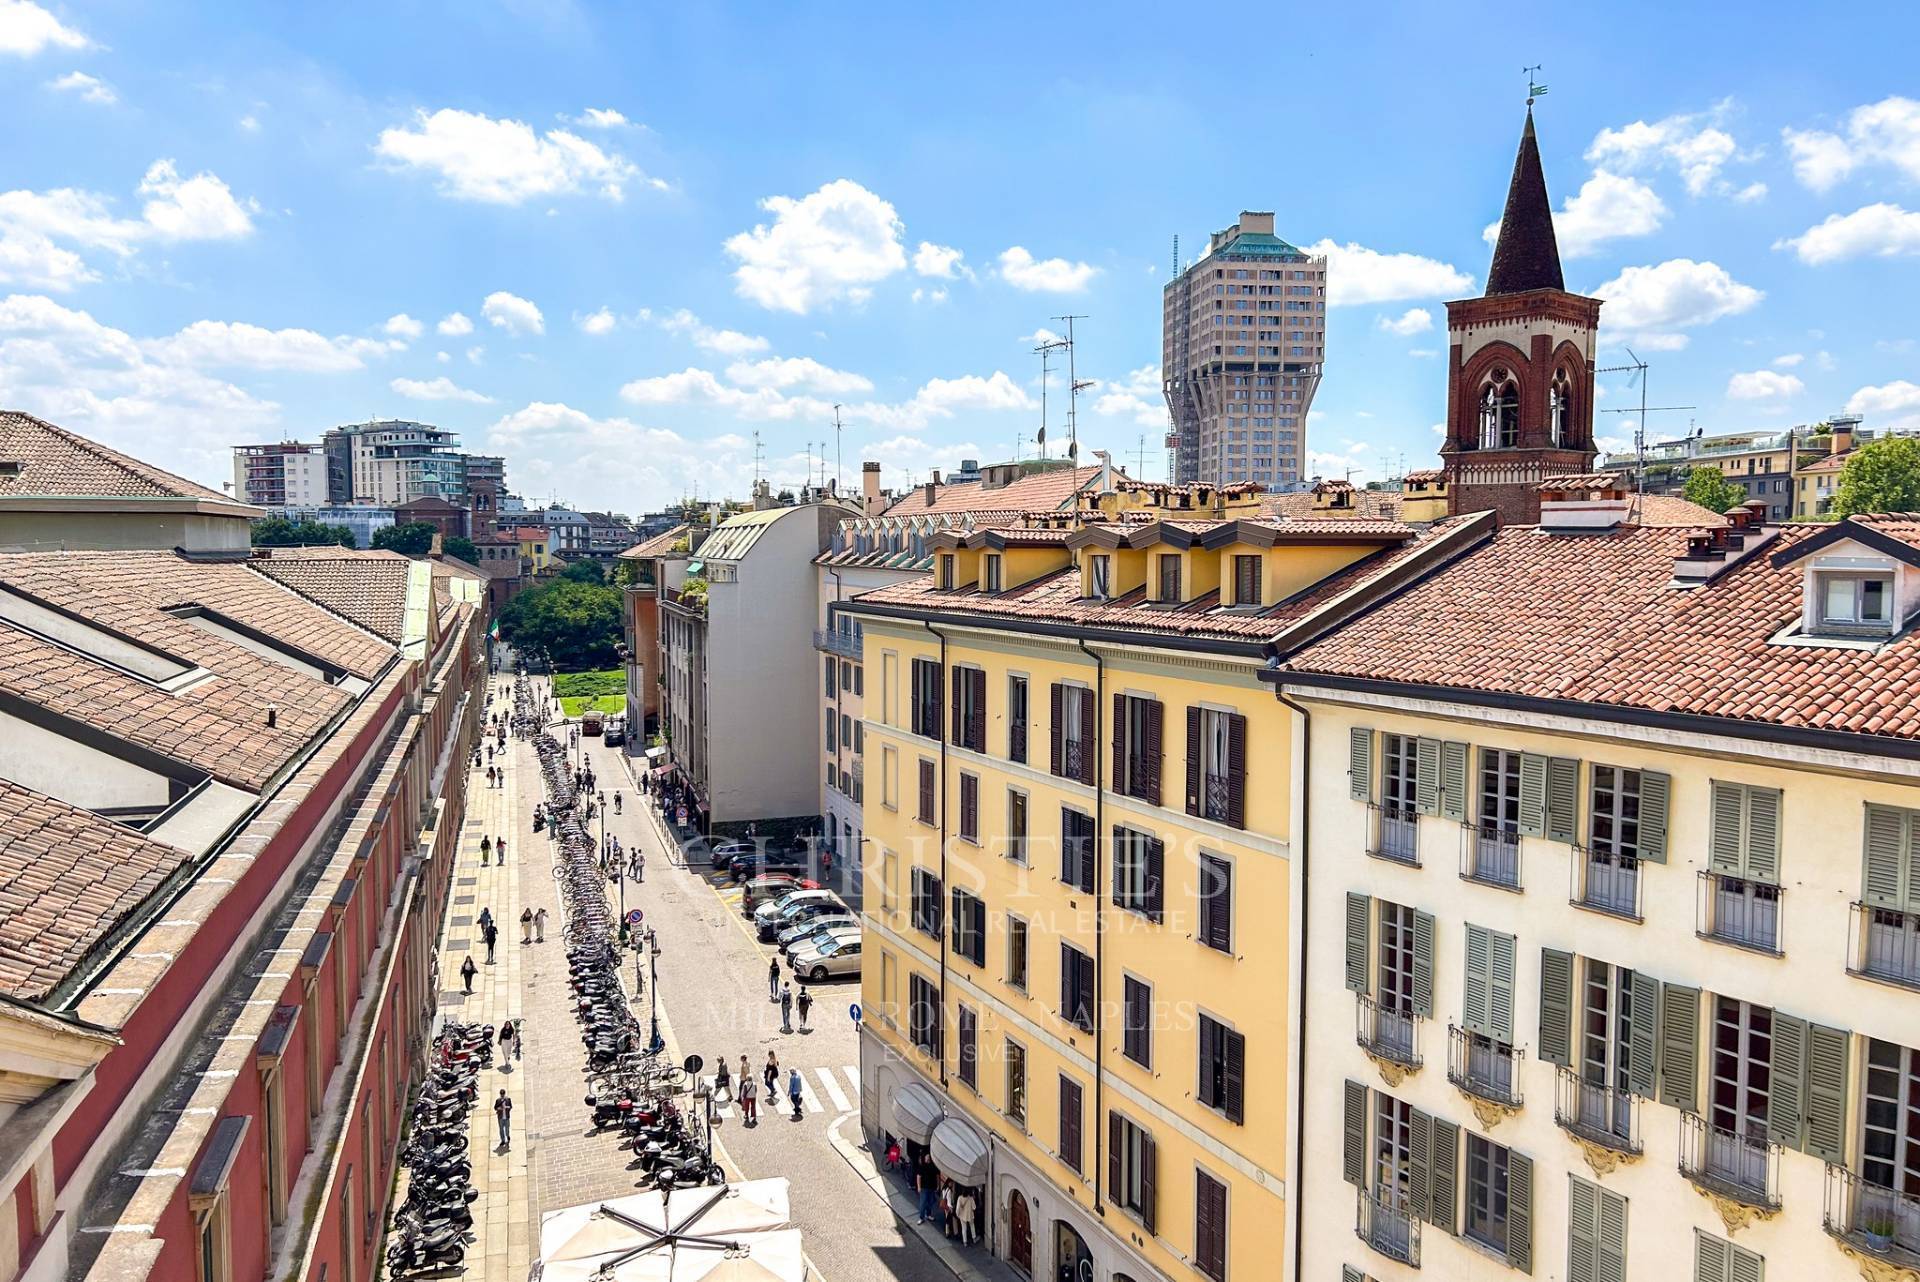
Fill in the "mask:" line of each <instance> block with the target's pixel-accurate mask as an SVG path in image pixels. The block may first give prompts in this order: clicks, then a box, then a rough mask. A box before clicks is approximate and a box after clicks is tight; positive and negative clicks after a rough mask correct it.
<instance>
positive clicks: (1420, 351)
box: [1407, 347, 1440, 360]
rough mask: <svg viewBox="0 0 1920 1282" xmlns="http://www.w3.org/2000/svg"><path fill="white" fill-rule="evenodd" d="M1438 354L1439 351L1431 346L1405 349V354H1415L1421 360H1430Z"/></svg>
mask: <svg viewBox="0 0 1920 1282" xmlns="http://www.w3.org/2000/svg"><path fill="white" fill-rule="evenodd" d="M1439 354H1440V353H1439V351H1438V350H1437V349H1435V348H1432V347H1409V348H1408V349H1407V355H1409V356H1417V357H1419V358H1420V359H1421V360H1432V359H1433V358H1434V357H1436V356H1438V355H1439Z"/></svg>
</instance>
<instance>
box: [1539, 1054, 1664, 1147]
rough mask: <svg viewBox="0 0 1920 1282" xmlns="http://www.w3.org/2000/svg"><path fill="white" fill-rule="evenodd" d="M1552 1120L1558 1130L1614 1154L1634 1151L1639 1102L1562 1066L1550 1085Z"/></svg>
mask: <svg viewBox="0 0 1920 1282" xmlns="http://www.w3.org/2000/svg"><path fill="white" fill-rule="evenodd" d="M1553 1120H1554V1122H1555V1124H1556V1125H1558V1126H1559V1127H1560V1129H1561V1130H1563V1131H1566V1132H1568V1133H1569V1134H1571V1135H1577V1136H1579V1137H1580V1138H1581V1139H1583V1140H1586V1141H1587V1142H1588V1143H1589V1144H1598V1145H1600V1147H1602V1148H1610V1149H1612V1150H1613V1151H1614V1152H1616V1153H1627V1154H1638V1153H1640V1152H1641V1151H1642V1146H1641V1143H1640V1101H1639V1099H1638V1098H1636V1097H1635V1096H1633V1095H1629V1094H1628V1093H1627V1092H1626V1091H1623V1090H1616V1089H1614V1088H1612V1087H1610V1086H1600V1085H1597V1084H1595V1083H1593V1082H1589V1081H1587V1080H1586V1079H1585V1078H1583V1077H1581V1076H1580V1074H1579V1073H1577V1072H1575V1071H1574V1070H1573V1069H1571V1068H1562V1069H1561V1070H1560V1073H1559V1076H1558V1077H1557V1078H1556V1079H1555V1082H1554V1088H1553Z"/></svg>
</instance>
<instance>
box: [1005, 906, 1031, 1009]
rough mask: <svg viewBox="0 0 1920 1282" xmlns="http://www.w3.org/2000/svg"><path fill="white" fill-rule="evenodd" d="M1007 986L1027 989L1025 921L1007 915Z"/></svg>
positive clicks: (1024, 919)
mask: <svg viewBox="0 0 1920 1282" xmlns="http://www.w3.org/2000/svg"><path fill="white" fill-rule="evenodd" d="M1007 987H1009V988H1017V989H1019V990H1020V991H1021V992H1023V993H1024V992H1026V991H1027V921H1026V918H1024V917H1014V916H1011V915H1009V916H1008V917H1007Z"/></svg>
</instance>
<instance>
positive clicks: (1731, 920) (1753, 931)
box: [1696, 779, 1780, 955]
mask: <svg viewBox="0 0 1920 1282" xmlns="http://www.w3.org/2000/svg"><path fill="white" fill-rule="evenodd" d="M1712 797H1713V804H1712V812H1711V815H1710V822H1711V827H1710V835H1709V840H1708V852H1707V867H1706V868H1705V869H1704V870H1702V871H1701V873H1700V903H1699V908H1698V913H1697V919H1698V922H1699V924H1698V926H1697V928H1696V933H1697V934H1699V935H1700V936H1701V937H1702V938H1703V939H1712V940H1715V941H1717V942H1719V943H1723V944H1732V945H1734V946H1735V947H1738V948H1750V949H1752V950H1753V951H1755V952H1761V953H1770V954H1775V955H1777V954H1778V953H1779V952H1780V792H1779V790H1778V789H1774V788H1756V787H1753V786H1751V785H1749V784H1737V783H1726V782H1724V781H1722V780H1718V779H1716V780H1714V781H1713V788H1712Z"/></svg>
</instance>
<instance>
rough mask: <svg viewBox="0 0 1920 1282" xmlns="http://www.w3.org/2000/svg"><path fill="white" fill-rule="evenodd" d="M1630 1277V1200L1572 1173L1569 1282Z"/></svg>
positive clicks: (1602, 1281) (1608, 1281)
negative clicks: (1628, 1222) (1628, 1238)
mask: <svg viewBox="0 0 1920 1282" xmlns="http://www.w3.org/2000/svg"><path fill="white" fill-rule="evenodd" d="M1626 1276H1627V1202H1626V1199H1625V1198H1623V1197H1621V1196H1619V1195H1618V1194H1617V1193H1611V1192H1609V1191H1607V1190H1606V1189H1603V1188H1601V1187H1600V1186H1599V1185H1598V1184H1589V1183H1588V1182H1587V1181H1585V1180H1583V1179H1581V1178H1580V1177H1579V1176H1569V1177H1568V1181H1567V1282H1620V1280H1621V1279H1623V1278H1625V1277H1626Z"/></svg>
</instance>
